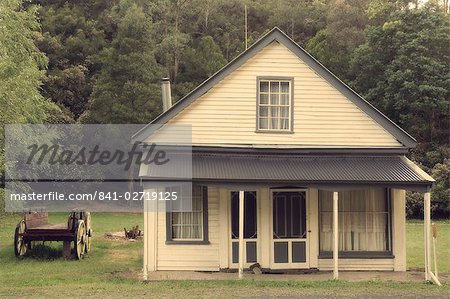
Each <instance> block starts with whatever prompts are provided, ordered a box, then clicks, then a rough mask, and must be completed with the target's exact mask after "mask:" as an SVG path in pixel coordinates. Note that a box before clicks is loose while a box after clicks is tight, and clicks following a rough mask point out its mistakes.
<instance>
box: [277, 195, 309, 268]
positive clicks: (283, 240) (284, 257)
mask: <svg viewBox="0 0 450 299" xmlns="http://www.w3.org/2000/svg"><path fill="white" fill-rule="evenodd" d="M306 203H307V201H306V191H305V190H301V191H273V192H272V242H271V243H272V244H271V245H272V248H271V268H272V269H306V268H309V256H308V252H309V250H308V248H309V244H308V238H307V227H306V224H307V221H306V220H307V219H306V214H307V213H306V211H307V206H306Z"/></svg>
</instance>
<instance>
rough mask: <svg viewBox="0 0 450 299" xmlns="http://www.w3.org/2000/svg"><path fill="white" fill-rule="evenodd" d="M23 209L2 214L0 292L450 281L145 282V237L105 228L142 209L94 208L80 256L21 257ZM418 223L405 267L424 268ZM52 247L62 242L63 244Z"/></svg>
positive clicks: (417, 286)
mask: <svg viewBox="0 0 450 299" xmlns="http://www.w3.org/2000/svg"><path fill="white" fill-rule="evenodd" d="M66 218H67V215H66V214H52V215H50V222H51V223H63V222H64V223H65V222H66ZM19 219H20V215H8V216H3V217H0V297H5V296H6V297H8V296H12V297H17V296H24V297H31V296H33V297H36V296H37V297H63V296H64V297H66V296H77V297H79V296H99V297H100V296H101V297H158V298H160V297H183V298H185V297H234V296H239V297H244V296H245V297H249V296H253V297H255V296H264V297H267V296H273V297H274V296H282V297H293V296H297V297H298V296H300V297H301V296H319V297H335V296H352V297H361V296H371V297H385V296H387V295H389V296H391V297H398V296H401V295H406V296H409V297H419V296H421V297H422V296H424V297H430V296H440V297H446V296H448V294H449V293H450V285H448V284H447V285H444V286H443V287H441V288H439V287H437V286H434V285H426V284H424V283H400V282H388V281H367V282H348V281H342V280H340V281H304V282H298V281H297V282H294V281H253V280H250V279H244V280H242V281H236V280H229V281H161V282H150V283H143V282H140V281H139V280H138V279H136V277H135V274H136V273H137V271H139V270H140V269H141V267H142V251H143V243H142V241H137V242H125V241H113V240H108V239H105V238H104V233H105V232H113V231H121V230H123V227H127V228H128V227H131V226H133V225H136V224H139V225H140V226H142V224H143V217H142V216H141V215H138V214H125V213H123V214H106V213H105V214H104V213H96V214H93V228H94V233H95V235H94V238H93V248H92V253H91V254H90V256H89V257H87V258H85V259H84V260H82V261H75V260H74V261H65V260H63V259H61V258H54V259H51V258H50V259H44V260H43V259H42V258H41V259H39V258H33V257H28V258H25V259H23V260H17V259H16V258H15V256H14V252H13V247H12V240H13V234H14V228H15V225H16V224H17V222H18V220H19ZM438 225H439V234H440V236H441V238H440V239H439V244H438V246H439V249H438V250H439V254H440V264H439V266H440V269H441V272H450V261H449V258H448V257H449V254H450V249H449V248H450V240H449V238H450V237H449V236H450V222H449V221H445V222H444V221H442V222H439V223H438ZM422 228H423V227H422V223H421V222H416V221H414V222H408V224H407V240H408V242H407V255H408V267H410V268H423V248H422V247H423V238H422V235H423V229H422ZM51 246H52V247H54V248H61V244H60V243H52V244H51Z"/></svg>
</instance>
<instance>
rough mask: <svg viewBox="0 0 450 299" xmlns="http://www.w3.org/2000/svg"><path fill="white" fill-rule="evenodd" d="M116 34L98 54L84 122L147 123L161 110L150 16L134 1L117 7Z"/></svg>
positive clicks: (159, 73)
mask: <svg viewBox="0 0 450 299" xmlns="http://www.w3.org/2000/svg"><path fill="white" fill-rule="evenodd" d="M115 9H117V10H118V11H119V14H120V15H122V18H121V19H120V22H119V23H118V28H117V36H116V37H115V38H114V40H113V41H112V43H111V46H110V47H108V48H106V49H105V50H104V51H103V53H102V54H101V57H102V58H101V62H102V65H101V71H100V74H99V75H98V78H97V79H96V82H95V85H94V87H93V92H92V96H91V100H90V103H89V110H88V111H86V112H85V114H84V115H83V116H82V117H81V121H82V122H85V123H104V124H107V123H130V124H133V123H148V122H149V121H150V120H152V119H153V118H154V117H155V116H156V115H157V114H158V113H159V112H160V111H161V92H160V85H159V81H160V78H161V70H160V67H159V66H158V64H157V63H156V60H155V43H154V40H153V28H152V26H153V25H152V20H151V19H150V18H149V17H148V16H146V14H145V13H144V11H143V9H142V7H140V6H138V5H137V4H135V3H134V2H133V1H128V2H127V1H125V2H122V3H121V4H120V5H119V6H118V7H116V8H115Z"/></svg>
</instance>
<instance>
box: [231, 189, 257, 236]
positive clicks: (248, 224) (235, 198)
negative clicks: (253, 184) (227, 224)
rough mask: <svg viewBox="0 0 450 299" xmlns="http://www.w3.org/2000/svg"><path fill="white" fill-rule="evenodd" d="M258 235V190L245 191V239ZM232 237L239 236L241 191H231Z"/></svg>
mask: <svg viewBox="0 0 450 299" xmlns="http://www.w3.org/2000/svg"><path fill="white" fill-rule="evenodd" d="M257 237H258V236H257V208H256V191H245V192H244V239H255V238H257ZM231 238H232V239H238V238H239V192H231Z"/></svg>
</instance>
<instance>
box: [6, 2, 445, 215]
mask: <svg viewBox="0 0 450 299" xmlns="http://www.w3.org/2000/svg"><path fill="white" fill-rule="evenodd" d="M26 3H27V4H26V5H25V7H23V5H22V2H21V1H20V0H3V1H1V2H0V9H2V11H1V14H0V15H1V17H0V26H1V28H2V30H1V31H0V43H1V48H0V49H1V50H0V58H1V60H0V76H1V77H0V80H1V82H2V84H0V100H1V101H2V105H4V106H5V107H8V109H2V115H1V117H2V122H5V121H7V122H42V121H44V120H45V121H46V122H51V123H147V122H150V121H151V120H152V119H153V118H154V117H155V116H157V115H158V114H159V113H160V112H161V106H162V105H161V100H160V93H161V91H160V87H159V80H160V79H161V78H162V77H169V78H170V80H171V83H172V88H173V92H172V95H173V98H174V99H173V100H174V101H177V100H178V99H180V98H181V97H182V96H183V95H185V94H187V93H188V92H189V91H191V90H192V89H193V88H195V87H196V86H197V85H198V84H199V83H200V82H202V81H204V80H205V79H206V78H208V77H209V76H211V75H212V74H213V73H215V72H216V71H217V70H219V69H220V68H221V67H222V66H223V65H225V64H226V63H227V62H229V61H231V60H232V59H233V58H235V57H236V56H237V55H239V54H240V53H242V52H243V51H244V50H245V35H244V6H245V5H246V6H247V8H248V44H249V45H251V44H252V43H253V42H255V41H256V40H257V39H258V38H260V37H261V36H262V35H263V34H264V33H266V32H267V31H268V30H270V29H271V28H273V27H274V26H278V27H279V28H280V29H282V30H283V31H285V32H286V33H287V34H288V35H289V36H290V37H291V38H292V39H293V40H294V41H296V42H297V43H299V44H300V45H301V46H303V47H306V48H307V50H308V51H309V52H310V53H311V54H313V56H315V57H316V58H317V59H318V60H319V61H320V62H321V63H322V64H324V65H325V66H326V67H327V68H329V69H330V70H331V71H332V72H334V73H335V74H336V75H337V76H338V77H339V78H341V79H343V80H344V81H345V82H346V83H347V84H349V85H350V86H351V87H352V88H353V89H355V90H356V91H357V92H358V93H360V94H361V95H363V96H364V97H365V98H366V99H367V100H368V101H369V102H371V103H372V104H374V105H375V106H376V107H377V108H379V109H380V110H381V111H382V112H383V113H385V114H386V115H387V116H388V117H390V118H391V119H392V120H393V121H394V122H396V123H398V124H399V125H401V126H402V128H404V129H405V130H406V131H407V132H409V133H410V134H411V135H413V136H414V137H416V138H417V140H418V143H419V144H418V146H417V147H416V148H415V149H414V150H413V151H411V153H409V157H410V158H411V159H413V160H414V161H415V162H417V163H418V164H420V165H421V166H422V167H423V168H424V169H425V170H426V171H428V172H429V173H430V174H431V173H433V175H434V176H436V179H437V183H436V186H435V188H434V189H433V195H432V196H433V200H435V201H436V202H440V200H443V204H439V205H438V206H439V208H438V209H437V210H436V209H435V210H433V211H434V213H437V214H438V213H441V212H438V210H439V211H442V209H444V210H445V207H446V206H445V205H446V204H447V207H448V201H449V200H450V199H449V198H448V197H449V193H448V190H449V186H448V173H446V172H445V171H443V170H442V169H444V170H445V169H446V167H447V166H446V165H447V164H448V160H445V159H446V158H448V157H449V155H450V148H449V144H448V141H449V119H450V115H449V97H450V94H449V90H450V88H449V85H450V78H449V74H450V66H449V63H450V57H449V55H450V53H449V50H448V45H449V44H450V36H449V34H450V30H449V28H450V24H449V22H450V21H449V16H448V1H428V3H425V2H423V1H409V0H295V1H294V0H292V1H291V0H284V1H261V0H228V1H221V0H79V1H67V0H31V1H30V2H26ZM424 3H425V4H424ZM436 3H437V4H436ZM35 4H38V5H39V8H37V7H36V6H35ZM446 13H447V14H446ZM36 14H38V16H39V21H40V25H41V27H40V28H39V26H38V25H39V24H38V22H37V20H36ZM3 28H6V29H5V30H3ZM33 41H34V44H33ZM36 46H37V48H38V49H39V50H40V51H41V52H43V53H44V54H45V55H46V56H47V57H48V64H47V58H46V57H45V55H43V53H41V52H40V51H38V50H37V48H36ZM25 79H26V80H25ZM45 98H48V99H50V100H51V101H52V102H53V103H55V104H56V105H57V106H55V105H49V104H50V102H49V101H46V100H45ZM49 112H50V113H49ZM2 129H3V127H2ZM442 165H444V166H442ZM446 176H447V177H446ZM414 196H415V195H410V196H408V202H409V203H411V205H409V208H411V207H413V206H414V202H415V201H414ZM409 210H411V211H416V212H413V214H414V215H415V216H418V215H417V209H413V208H411V209H409ZM437 214H436V215H437ZM439 215H442V214H439Z"/></svg>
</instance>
